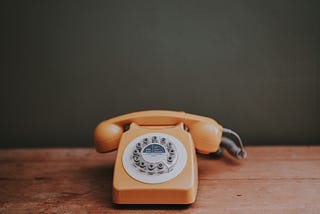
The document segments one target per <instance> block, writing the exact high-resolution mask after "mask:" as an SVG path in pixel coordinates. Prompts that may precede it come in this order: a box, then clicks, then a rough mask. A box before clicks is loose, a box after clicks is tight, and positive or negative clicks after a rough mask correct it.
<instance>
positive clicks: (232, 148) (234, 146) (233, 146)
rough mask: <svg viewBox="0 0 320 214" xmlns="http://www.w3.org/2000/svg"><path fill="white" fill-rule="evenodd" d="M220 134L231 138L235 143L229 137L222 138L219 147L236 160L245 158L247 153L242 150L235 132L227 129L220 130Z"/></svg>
mask: <svg viewBox="0 0 320 214" xmlns="http://www.w3.org/2000/svg"><path fill="white" fill-rule="evenodd" d="M222 133H223V134H225V135H231V136H233V137H234V138H235V139H236V141H237V143H236V142H235V141H234V140H232V139H230V138H229V137H226V136H223V137H222V138H221V144H220V145H221V147H223V148H225V149H226V150H227V151H228V152H229V153H230V154H231V155H232V156H234V157H236V158H237V159H244V158H246V157H247V152H246V150H245V149H244V146H243V143H242V140H241V138H240V136H239V135H238V134H237V133H236V132H234V131H232V130H231V129H227V128H222Z"/></svg>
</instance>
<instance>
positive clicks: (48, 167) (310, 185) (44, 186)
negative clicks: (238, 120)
mask: <svg viewBox="0 0 320 214" xmlns="http://www.w3.org/2000/svg"><path fill="white" fill-rule="evenodd" d="M247 150H248V158H247V159H246V160H244V161H237V160H234V159H233V158H231V157H230V156H229V155H225V156H224V157H222V158H220V159H213V158H209V157H206V156H200V155H198V164H199V190H198V196H197V200H196V202H195V203H194V204H193V205H190V206H174V205H124V206H119V205H113V204H112V203H111V184H112V173H113V164H114V159H115V154H116V153H115V152H112V153H108V154H98V153H96V152H95V151H94V149H88V148H77V149H74V148H72V149H3V150H0V213H77V214H80V213H124V212H128V213H175V212H182V213H320V203H319V201H320V146H311V147H308V146H301V147H287V146H282V147H277V146H272V147H270V146H268V147H248V148H247Z"/></svg>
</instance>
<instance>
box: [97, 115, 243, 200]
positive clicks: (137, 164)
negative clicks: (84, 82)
mask: <svg viewBox="0 0 320 214" xmlns="http://www.w3.org/2000/svg"><path fill="white" fill-rule="evenodd" d="M94 143H95V147H96V150H97V151H98V152H110V151H113V150H116V149H117V150H118V151H117V155H116V160H115V166H114V173H113V186H112V201H113V203H115V204H192V203H193V202H194V201H195V199H196V195H197V188H198V165H197V159H196V151H197V152H198V153H200V154H210V153H215V154H221V151H222V148H225V149H226V150H227V151H228V152H229V153H230V154H231V155H233V156H234V157H236V158H238V159H242V158H245V157H246V155H247V153H246V151H245V150H244V147H243V144H242V142H241V139H240V137H239V135H237V134H236V133H235V132H233V131H232V130H230V129H226V128H222V126H221V125H219V124H218V123H217V122H216V121H214V120H213V119H211V118H208V117H203V116H198V115H193V114H188V113H184V112H176V111H161V110H152V111H141V112H135V113H130V114H125V115H121V116H118V117H114V118H112V119H109V120H106V121H103V122H101V123H100V124H99V125H98V126H97V127H96V129H95V131H94Z"/></svg>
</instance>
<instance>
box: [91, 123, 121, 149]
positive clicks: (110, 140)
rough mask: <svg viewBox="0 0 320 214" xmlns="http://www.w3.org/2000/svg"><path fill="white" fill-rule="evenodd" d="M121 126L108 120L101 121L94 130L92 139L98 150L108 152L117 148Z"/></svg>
mask: <svg viewBox="0 0 320 214" xmlns="http://www.w3.org/2000/svg"><path fill="white" fill-rule="evenodd" d="M122 133H123V127H122V126H119V125H117V124H114V123H110V122H108V121H104V122H101V123H100V124H99V125H98V126H97V127H96V129H95V130H94V134H93V139H94V144H95V147H96V150H97V151H98V152H110V151H113V150H115V149H117V148H118V145H119V141H120V138H121V135H122Z"/></svg>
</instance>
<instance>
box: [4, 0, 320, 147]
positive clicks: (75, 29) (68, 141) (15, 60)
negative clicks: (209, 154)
mask: <svg viewBox="0 0 320 214" xmlns="http://www.w3.org/2000/svg"><path fill="white" fill-rule="evenodd" d="M0 4H1V5H0V8H1V9H0V10H1V11H0V12H1V40H0V41H1V43H0V45H1V55H2V56H1V65H0V66H1V67H0V69H1V80H0V81H1V82H0V83H1V105H0V106H1V107H0V118H1V119H0V128H1V146H2V147H32V146H92V131H93V129H94V127H95V125H96V124H97V123H98V122H99V121H101V120H104V119H107V118H110V117H113V116H116V115H119V114H124V113H129V112H133V111H139V110H146V109H168V110H170V109H171V110H179V111H186V112H189V113H195V114H200V115H205V116H209V117H213V118H214V119H216V120H217V121H218V122H220V123H221V124H222V125H224V126H226V127H230V128H232V129H234V130H236V131H238V132H239V133H240V135H241V136H242V137H243V139H244V141H245V143H246V144H250V145H257V144H319V143H320V121H319V120H320V71H319V62H320V12H319V8H320V3H319V1H302V0H301V1H289V0H285V1H281V0H280V1H46V0H40V1H12V0H10V1H1V3H0Z"/></svg>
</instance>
